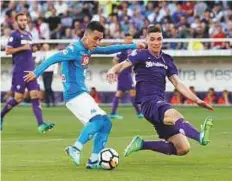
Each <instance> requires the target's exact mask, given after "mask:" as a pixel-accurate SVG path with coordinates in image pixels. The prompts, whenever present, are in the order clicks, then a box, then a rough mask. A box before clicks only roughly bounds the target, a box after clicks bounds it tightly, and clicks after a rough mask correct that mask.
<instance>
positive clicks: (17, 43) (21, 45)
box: [0, 13, 54, 133]
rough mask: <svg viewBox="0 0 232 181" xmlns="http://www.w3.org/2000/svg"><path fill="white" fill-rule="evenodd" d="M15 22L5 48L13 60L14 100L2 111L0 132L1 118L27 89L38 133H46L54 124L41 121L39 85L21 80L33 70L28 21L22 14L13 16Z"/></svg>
mask: <svg viewBox="0 0 232 181" xmlns="http://www.w3.org/2000/svg"><path fill="white" fill-rule="evenodd" d="M15 21H16V23H17V26H18V29H17V30H15V31H13V32H12V33H11V35H10V37H9V40H8V45H7V48H6V54H7V55H10V54H12V60H13V73H12V87H11V91H12V92H14V98H12V99H10V100H9V101H8V102H7V103H6V105H5V106H4V107H3V109H2V112H1V125H0V126H1V130H2V128H3V118H4V117H5V115H6V114H7V113H8V112H9V111H10V110H11V109H12V108H13V107H15V106H17V105H18V104H19V103H20V102H22V101H23V97H24V96H23V95H24V92H25V89H26V88H27V90H28V91H29V94H30V97H31V101H32V109H33V112H34V114H35V117H36V120H37V123H38V131H39V132H41V133H46V132H47V131H48V130H50V129H52V128H53V127H54V123H45V122H44V121H43V115H42V110H41V107H40V103H39V98H38V89H39V85H38V84H37V81H36V80H33V81H31V82H28V83H26V82H24V80H23V76H24V75H25V74H26V73H25V72H24V71H30V70H34V68H35V62H34V60H33V57H32V49H31V45H30V44H31V43H32V35H31V33H30V32H28V31H26V26H27V21H28V19H27V16H26V15H25V14H24V13H18V14H16V16H15Z"/></svg>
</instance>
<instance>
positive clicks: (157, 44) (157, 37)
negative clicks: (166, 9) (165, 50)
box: [147, 32, 163, 53]
mask: <svg viewBox="0 0 232 181" xmlns="http://www.w3.org/2000/svg"><path fill="white" fill-rule="evenodd" d="M162 42H163V36H162V33H159V32H156V33H149V34H148V35H147V45H148V49H149V50H151V51H152V52H156V53H158V52H160V50H161V48H162Z"/></svg>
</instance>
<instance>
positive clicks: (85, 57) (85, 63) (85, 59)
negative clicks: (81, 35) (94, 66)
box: [81, 55, 90, 66]
mask: <svg viewBox="0 0 232 181" xmlns="http://www.w3.org/2000/svg"><path fill="white" fill-rule="evenodd" d="M89 60H90V56H88V55H83V56H82V58H81V65H82V66H88V64H89Z"/></svg>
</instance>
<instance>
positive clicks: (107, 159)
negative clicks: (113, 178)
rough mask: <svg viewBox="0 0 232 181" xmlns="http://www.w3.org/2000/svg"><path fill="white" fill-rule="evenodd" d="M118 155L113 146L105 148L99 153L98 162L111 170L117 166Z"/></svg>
mask: <svg viewBox="0 0 232 181" xmlns="http://www.w3.org/2000/svg"><path fill="white" fill-rule="evenodd" d="M118 163H119V155H118V152H117V151H116V150H114V149H113V148H105V149H103V150H102V151H101V152H100V153H99V164H100V166H101V167H102V168H103V169H105V170H112V169H114V168H116V167H117V166H118Z"/></svg>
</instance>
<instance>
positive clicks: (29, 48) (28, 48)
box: [22, 43, 31, 50]
mask: <svg viewBox="0 0 232 181" xmlns="http://www.w3.org/2000/svg"><path fill="white" fill-rule="evenodd" d="M22 49H23V50H31V45H30V44H29V43H26V44H25V45H23V46H22Z"/></svg>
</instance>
